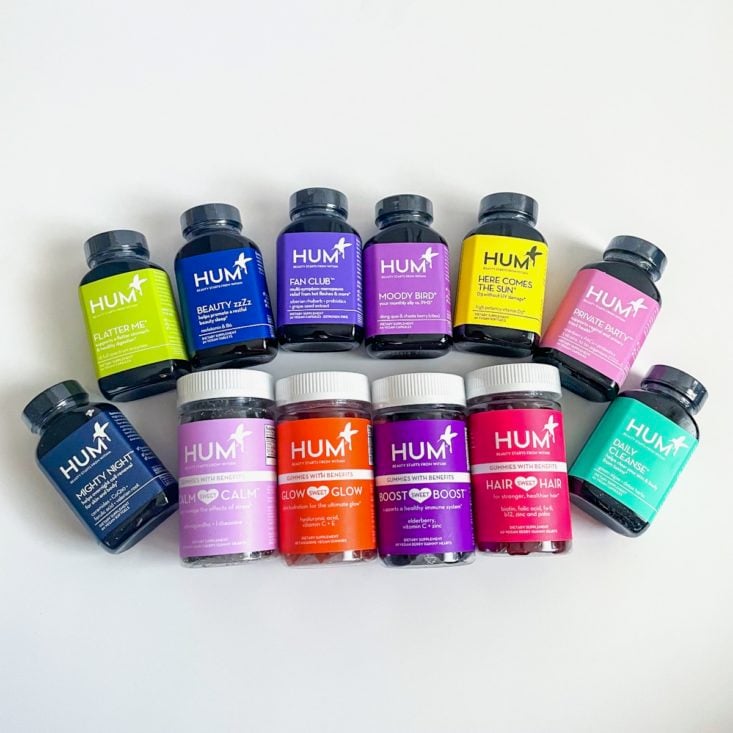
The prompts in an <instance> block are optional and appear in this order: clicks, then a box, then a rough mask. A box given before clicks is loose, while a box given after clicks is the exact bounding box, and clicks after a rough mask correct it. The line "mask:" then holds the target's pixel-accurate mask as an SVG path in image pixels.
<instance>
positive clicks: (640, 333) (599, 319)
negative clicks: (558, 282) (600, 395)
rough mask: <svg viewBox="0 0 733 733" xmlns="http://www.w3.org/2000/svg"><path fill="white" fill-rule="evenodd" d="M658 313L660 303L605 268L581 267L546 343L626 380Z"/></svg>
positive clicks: (619, 378) (550, 328)
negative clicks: (586, 268) (612, 274)
mask: <svg viewBox="0 0 733 733" xmlns="http://www.w3.org/2000/svg"><path fill="white" fill-rule="evenodd" d="M657 313H659V303H657V301H656V300H653V299H652V298H650V297H649V296H648V295H644V293H642V292H640V291H639V290H637V289H636V288H633V287H631V285H627V284H626V283H625V282H622V281H621V280H618V279H617V278H615V277H613V276H611V275H608V274H606V273H605V272H601V271H600V270H593V269H590V270H581V271H580V272H579V273H578V274H577V275H576V276H575V279H574V280H573V283H572V284H571V286H570V289H569V290H568V292H567V293H566V295H565V297H564V298H563V300H562V302H561V303H560V307H559V308H558V310H557V313H556V314H555V317H554V318H553V319H552V322H551V323H550V325H549V327H548V329H547V332H546V333H545V335H544V337H543V338H542V342H541V346H542V347H543V348H548V349H557V350H558V351H561V352H562V353H563V354H566V355H567V356H570V357H572V358H573V359H577V360H578V361H580V362H582V363H583V364H586V365H587V366H589V367H591V369H595V370H596V371H597V372H600V373H601V374H604V375H605V376H607V377H608V378H609V379H612V380H613V381H614V382H616V383H618V384H622V383H623V381H624V380H625V379H626V376H627V375H628V373H629V370H630V369H631V365H632V364H633V363H634V359H636V355H637V354H638V353H639V349H641V346H642V344H643V343H644V339H646V337H647V334H648V333H649V330H650V329H651V327H652V324H653V323H654V319H655V318H656V317H657Z"/></svg>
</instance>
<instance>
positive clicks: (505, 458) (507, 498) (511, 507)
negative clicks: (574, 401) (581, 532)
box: [469, 409, 572, 543]
mask: <svg viewBox="0 0 733 733" xmlns="http://www.w3.org/2000/svg"><path fill="white" fill-rule="evenodd" d="M469 434H470V435H471V441H470V446H471V449H470V453H471V480H472V483H473V501H474V508H475V509H474V510H475V516H476V539H477V540H478V542H479V543H483V542H549V541H553V542H562V541H567V540H570V539H571V538H572V532H571V529H570V497H569V494H568V475H567V465H566V463H565V436H564V433H563V419H562V413H561V412H560V411H559V410H542V409H523V410H490V411H488V412H479V413H474V414H473V415H471V416H470V417H469Z"/></svg>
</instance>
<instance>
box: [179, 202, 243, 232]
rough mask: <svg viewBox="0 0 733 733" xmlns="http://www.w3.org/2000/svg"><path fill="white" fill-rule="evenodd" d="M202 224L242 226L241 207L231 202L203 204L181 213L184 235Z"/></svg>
mask: <svg viewBox="0 0 733 733" xmlns="http://www.w3.org/2000/svg"><path fill="white" fill-rule="evenodd" d="M202 224H209V225H211V226H217V225H218V226H229V227H234V228H235V229H241V228H242V217H241V215H240V213H239V209H238V208H237V207H236V206H232V205H231V204H201V205H199V206H194V207H193V208H191V209H188V210H187V211H184V212H183V213H182V214H181V231H182V232H183V234H184V236H185V235H186V234H188V233H189V232H190V231H191V230H192V229H195V228H196V227H200V226H201V225H202Z"/></svg>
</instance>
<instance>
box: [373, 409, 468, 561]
mask: <svg viewBox="0 0 733 733" xmlns="http://www.w3.org/2000/svg"><path fill="white" fill-rule="evenodd" d="M374 442H375V446H376V475H377V479H376V485H377V499H378V507H379V508H378V511H379V523H378V524H379V551H380V552H381V553H382V554H383V555H419V554H422V553H445V552H472V551H473V550H474V541H473V522H472V517H471V477H470V474H469V472H468V443H467V436H466V424H465V422H463V421H462V420H409V421H408V420H405V421H402V422H388V423H379V424H377V425H375V426H374Z"/></svg>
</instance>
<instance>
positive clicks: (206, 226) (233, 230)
mask: <svg viewBox="0 0 733 733" xmlns="http://www.w3.org/2000/svg"><path fill="white" fill-rule="evenodd" d="M219 233H221V234H241V233H242V226H241V225H239V226H237V225H235V224H230V223H229V222H217V221H203V222H201V223H200V224H195V225H194V226H192V227H190V228H189V229H187V230H186V231H185V232H184V233H183V237H184V239H185V240H186V241H187V242H189V241H190V240H192V239H194V238H195V237H199V236H201V235H202V234H219Z"/></svg>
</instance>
